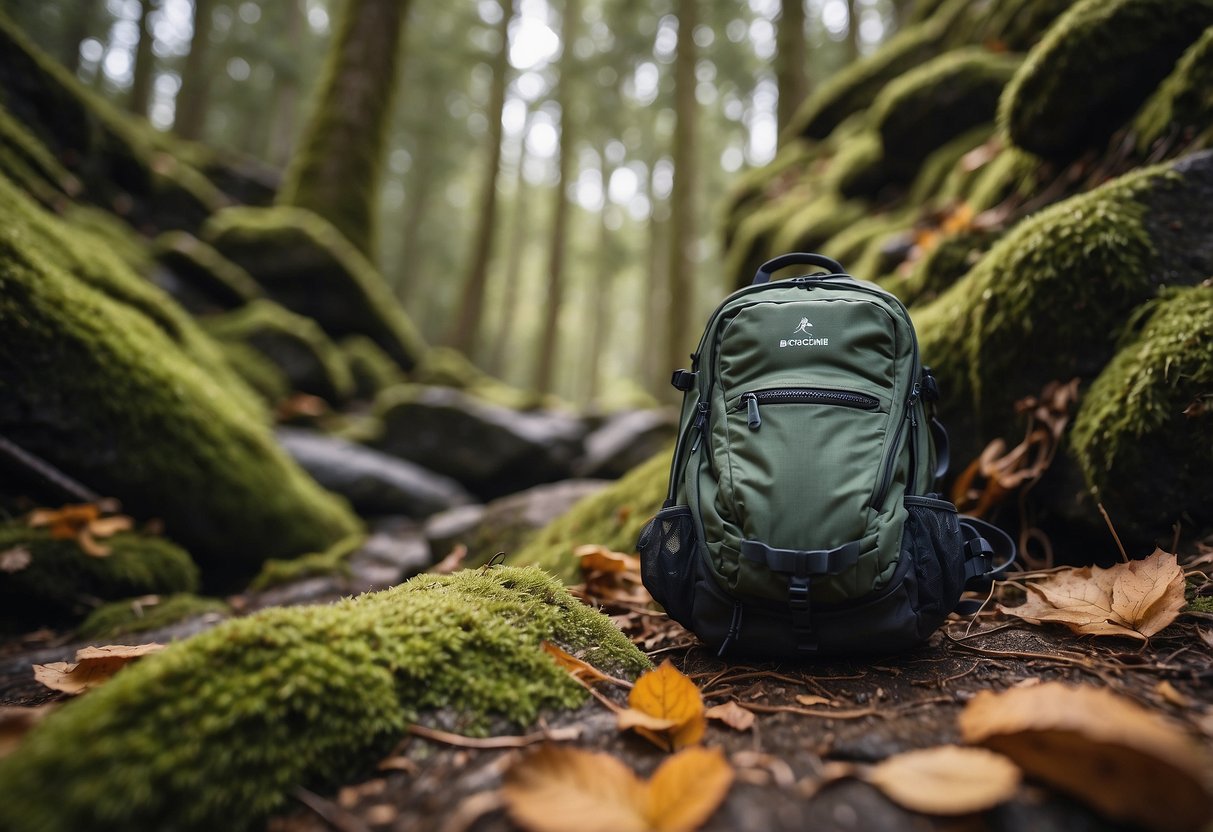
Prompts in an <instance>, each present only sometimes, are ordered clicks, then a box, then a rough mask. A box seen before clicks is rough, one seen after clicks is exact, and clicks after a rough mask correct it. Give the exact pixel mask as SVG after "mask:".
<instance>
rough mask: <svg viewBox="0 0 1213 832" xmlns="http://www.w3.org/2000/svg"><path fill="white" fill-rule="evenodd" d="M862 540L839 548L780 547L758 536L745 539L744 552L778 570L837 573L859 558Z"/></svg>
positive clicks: (800, 574) (803, 574)
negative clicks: (771, 544) (769, 543)
mask: <svg viewBox="0 0 1213 832" xmlns="http://www.w3.org/2000/svg"><path fill="white" fill-rule="evenodd" d="M859 544H860V541H858V540H852V541H851V542H850V543H844V544H842V545H841V546H839V547H837V548H835V549H776V548H774V547H773V546H768V545H766V544H765V543H762V542H760V541H758V540H743V541H741V556H742V557H743V558H745V559H746V560H751V561H754V562H755V563H761V564H765V565H766V567H767V568H768V569H771V570H773V571H775V572H784V573H787V574H789V575H795V576H797V577H808V576H810V575H837V574H838V573H839V572H841V571H843V570H844V569H848V568H850V567H852V566H854V565H855V564H856V563H858V562H859V553H860V551H861V549H860V545H859Z"/></svg>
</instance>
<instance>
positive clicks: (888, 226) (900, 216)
mask: <svg viewBox="0 0 1213 832" xmlns="http://www.w3.org/2000/svg"><path fill="white" fill-rule="evenodd" d="M915 213H916V212H915V211H914V210H913V209H906V208H901V209H898V210H895V211H890V212H888V213H884V214H873V215H871V216H868V217H865V218H864V219H862V220H859V221H858V222H856V223H855V224H854V225H851V226H850V227H849V228H846V229H844V230H843V231H840V232H839V233H838V234H836V235H835V236H833V237H831V238H830V239H829V240H827V241H826V242H824V243H822V245H821V250H822V252H823V253H825V254H827V255H829V256H830V257H833V258H834V259H835V260H837V261H838V262H840V263H842V264H843V265H844V266H847V267H848V270H849V271H850V273H851V274H853V275H855V276H856V277H860V278H863V279H865V280H866V279H868V277H867V275H866V273H861V272H860V271H859V270H858V268H856V264H858V263H859V261H860V259H861V258H862V257H863V253H864V250H865V249H866V248H867V247H868V245H869V244H870V243H871V241H872V240H873V239H876V238H878V237H879V238H884V237H886V236H887V235H889V234H893V233H896V232H898V231H902V230H904V229H907V228H909V227H910V226H911V225H912V224H913V222H914V214H915ZM875 276H876V275H873V277H875Z"/></svg>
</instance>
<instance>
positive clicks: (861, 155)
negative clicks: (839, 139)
mask: <svg viewBox="0 0 1213 832" xmlns="http://www.w3.org/2000/svg"><path fill="white" fill-rule="evenodd" d="M889 178H890V177H889V169H888V165H887V164H886V163H885V156H884V146H883V145H882V144H881V143H880V136H879V134H877V133H876V131H875V130H867V131H865V132H863V133H861V134H860V135H858V136H856V137H855V138H854V139H853V140H851V141H850V142H847V143H846V144H844V145H843V146H842V147H841V148H839V150H838V152H837V153H835V154H834V158H833V159H831V160H830V167H829V170H828V171H827V172H826V176H825V180H826V182H827V183H829V184H830V185H832V186H833V187H834V188H836V189H837V190H838V193H839V194H841V195H842V196H844V197H846V198H848V199H861V198H869V197H875V196H877V195H878V194H879V193H880V190H881V189H882V188H883V187H884V186H885V185H886V184H888V182H889Z"/></svg>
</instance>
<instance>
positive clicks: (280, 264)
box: [202, 207, 426, 370]
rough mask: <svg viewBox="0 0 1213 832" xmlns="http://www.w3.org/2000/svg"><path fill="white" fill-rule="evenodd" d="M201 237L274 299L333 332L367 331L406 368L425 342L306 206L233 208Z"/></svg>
mask: <svg viewBox="0 0 1213 832" xmlns="http://www.w3.org/2000/svg"><path fill="white" fill-rule="evenodd" d="M202 238H203V239H204V240H206V241H207V242H208V243H210V244H211V245H212V246H214V247H215V248H216V249H217V250H218V251H219V252H220V254H222V255H223V256H224V257H226V258H227V259H228V260H231V261H232V262H233V263H236V264H237V265H239V266H241V267H242V268H244V269H245V270H246V271H247V272H248V273H249V274H250V275H252V277H253V279H254V280H255V281H256V282H257V284H258V285H260V286H261V287H262V288H263V289H264V290H265V291H266V293H267V294H268V295H269V296H270V298H272V299H273V300H275V301H277V302H278V303H280V304H282V305H283V306H285V307H286V308H287V309H290V310H291V311H292V312H297V313H299V314H300V315H303V316H305V317H308V318H311V319H313V320H315V321H316V322H317V323H318V324H320V326H321V327H323V328H324V331H325V332H327V333H328V334H329V336H330V337H332V338H344V337H346V336H348V335H366V336H367V337H369V338H370V339H371V340H373V341H374V342H375V343H376V344H378V345H379V346H380V347H381V348H382V349H383V351H384V352H386V353H387V354H388V355H389V356H391V358H392V360H394V361H395V362H396V363H397V364H399V365H400V366H401V367H403V368H404V369H406V370H408V369H411V368H412V367H413V366H414V365H415V364H417V362H418V361H419V360H420V359H421V357H422V355H423V353H424V352H425V349H426V347H425V343H424V341H423V340H422V338H421V336H420V334H418V332H417V330H416V328H415V327H414V326H413V323H412V321H410V320H409V318H408V315H406V314H405V312H404V310H403V309H402V308H401V306H400V304H399V302H398V301H397V300H396V298H395V296H394V295H393V294H392V292H391V290H390V289H389V288H388V285H387V283H386V282H385V281H384V280H383V277H382V275H380V274H379V272H378V271H376V269H375V267H374V266H373V265H371V262H370V261H369V260H367V259H366V257H365V256H363V254H362V253H361V252H359V251H358V249H356V248H355V247H354V246H353V245H351V244H350V242H349V241H348V240H346V239H345V237H343V236H342V235H341V232H340V231H338V230H337V229H336V228H334V227H333V226H332V225H330V224H329V223H328V222H326V221H325V220H323V219H321V218H320V217H319V216H317V215H316V214H313V213H312V212H310V211H307V210H304V209H302V208H283V207H278V208H228V209H226V210H224V211H220V212H218V213H217V214H215V215H214V216H213V217H211V218H210V220H208V221H207V223H206V226H205V227H204V228H203V231H202Z"/></svg>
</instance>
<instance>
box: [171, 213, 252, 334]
mask: <svg viewBox="0 0 1213 832" xmlns="http://www.w3.org/2000/svg"><path fill="white" fill-rule="evenodd" d="M152 251H153V254H154V256H155V258H156V263H157V265H158V266H159V267H160V268H159V269H158V270H154V271H153V272H152V279H153V280H154V281H155V282H156V283H157V284H158V285H159V286H160V288H162V289H164V291H166V292H167V293H168V294H170V295H172V296H173V298H174V299H175V300H176V301H177V302H178V303H180V304H181V305H182V306H184V307H185V308H186V309H188V310H189V311H190V312H192V313H193V314H195V315H198V314H207V313H212V312H218V311H225V310H229V311H230V310H232V309H236V308H237V307H240V306H243V305H244V304H246V303H251V302H252V301H255V300H257V299H259V298H262V297H265V292H264V291H263V290H262V289H261V287H260V286H258V285H257V281H255V280H253V278H252V277H251V276H250V275H249V273H248V272H246V271H245V270H244V269H242V268H240V267H239V266H237V265H236V264H235V263H233V262H232V261H231V260H228V259H227V258H226V257H224V256H223V255H222V254H220V253H219V252H217V251H215V249H214V248H212V247H211V246H209V245H207V244H206V243H204V242H202V241H201V240H199V239H198V238H197V237H195V236H194V235H193V234H190V233H188V232H186V231H166V232H165V233H163V234H161V235H160V236H159V237H157V238H156V239H155V241H154V243H153V245H152Z"/></svg>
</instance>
